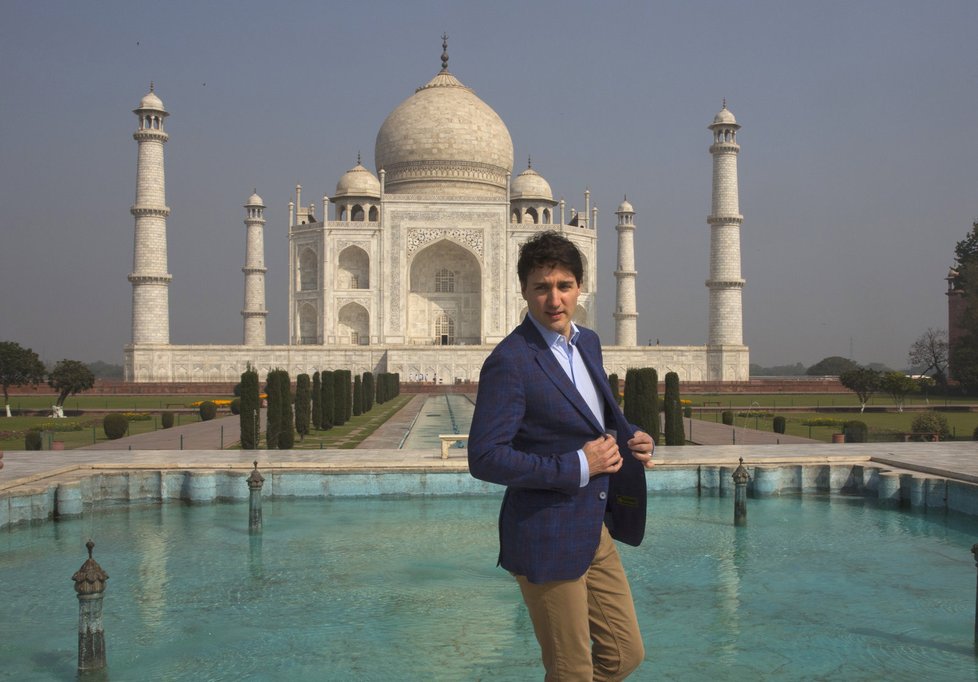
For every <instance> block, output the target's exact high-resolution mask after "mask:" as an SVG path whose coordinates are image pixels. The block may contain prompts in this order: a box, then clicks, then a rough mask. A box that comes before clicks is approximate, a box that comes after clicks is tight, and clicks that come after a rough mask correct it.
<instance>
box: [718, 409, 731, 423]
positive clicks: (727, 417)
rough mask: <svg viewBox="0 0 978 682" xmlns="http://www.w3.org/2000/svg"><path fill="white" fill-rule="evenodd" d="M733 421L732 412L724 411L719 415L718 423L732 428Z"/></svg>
mask: <svg viewBox="0 0 978 682" xmlns="http://www.w3.org/2000/svg"><path fill="white" fill-rule="evenodd" d="M733 419H734V417H733V411H732V410H724V411H723V412H721V413H720V421H722V422H723V423H724V424H726V425H727V426H733Z"/></svg>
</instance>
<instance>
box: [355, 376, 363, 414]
mask: <svg viewBox="0 0 978 682" xmlns="http://www.w3.org/2000/svg"><path fill="white" fill-rule="evenodd" d="M361 414H363V380H362V379H361V378H360V375H359V374H357V375H356V376H355V377H353V416H354V417H359V416H360V415H361Z"/></svg>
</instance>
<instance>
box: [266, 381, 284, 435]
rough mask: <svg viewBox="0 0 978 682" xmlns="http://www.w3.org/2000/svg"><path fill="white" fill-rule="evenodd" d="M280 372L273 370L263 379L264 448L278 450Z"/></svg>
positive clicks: (280, 413) (280, 427)
mask: <svg viewBox="0 0 978 682" xmlns="http://www.w3.org/2000/svg"><path fill="white" fill-rule="evenodd" d="M280 376H281V370H278V369H273V370H271V371H270V372H269V373H268V376H267V377H265V394H266V395H267V396H268V398H267V402H268V409H267V410H266V411H265V447H266V448H268V449H269V450H276V449H278V439H279V433H280V432H281V430H282V410H283V406H282V389H281V388H280V387H279V377H280Z"/></svg>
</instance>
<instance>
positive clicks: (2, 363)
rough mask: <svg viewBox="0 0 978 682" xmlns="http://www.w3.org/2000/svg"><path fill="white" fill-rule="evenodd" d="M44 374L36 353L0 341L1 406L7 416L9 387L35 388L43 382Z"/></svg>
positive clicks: (18, 345) (14, 344) (17, 345)
mask: <svg viewBox="0 0 978 682" xmlns="http://www.w3.org/2000/svg"><path fill="white" fill-rule="evenodd" d="M44 373H45V372H44V363H43V362H41V358H39V357H37V353H35V352H34V351H32V350H31V349H30V348H24V347H23V346H21V345H20V344H19V343H16V342H14V341H0V384H2V385H3V404H4V405H5V406H6V407H7V413H8V414H9V413H10V395H9V389H10V387H11V386H24V385H26V384H30V385H31V386H37V385H38V384H39V383H41V382H42V381H44Z"/></svg>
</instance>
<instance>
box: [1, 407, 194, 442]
mask: <svg viewBox="0 0 978 682" xmlns="http://www.w3.org/2000/svg"><path fill="white" fill-rule="evenodd" d="M139 414H142V415H147V414H148V413H146V412H142V413H139ZM102 416H103V415H97V416H96V415H92V416H82V417H67V418H65V419H52V418H50V417H0V450H23V449H24V435H25V433H26V432H27V431H28V430H30V429H32V428H36V429H41V431H51V432H53V433H52V435H51V436H50V440H53V441H62V442H63V443H64V448H65V449H66V450H71V449H73V448H80V447H83V446H86V445H92V444H94V443H102V442H105V441H107V440H108V439H107V438H106V437H105V431H103V430H102ZM148 416H149V418H148V419H146V418H143V419H130V421H129V435H136V434H137V433H147V432H149V431H154V430H156V429H159V428H162V426H161V425H160V416H159V415H158V414H156V415H148ZM178 418H179V419H180V421H182V422H183V423H189V422H191V421H195V422H196V421H199V420H200V418H199V417H198V416H197V414H192V415H190V414H183V415H178ZM44 447H47V442H46V441H45V442H44Z"/></svg>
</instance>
